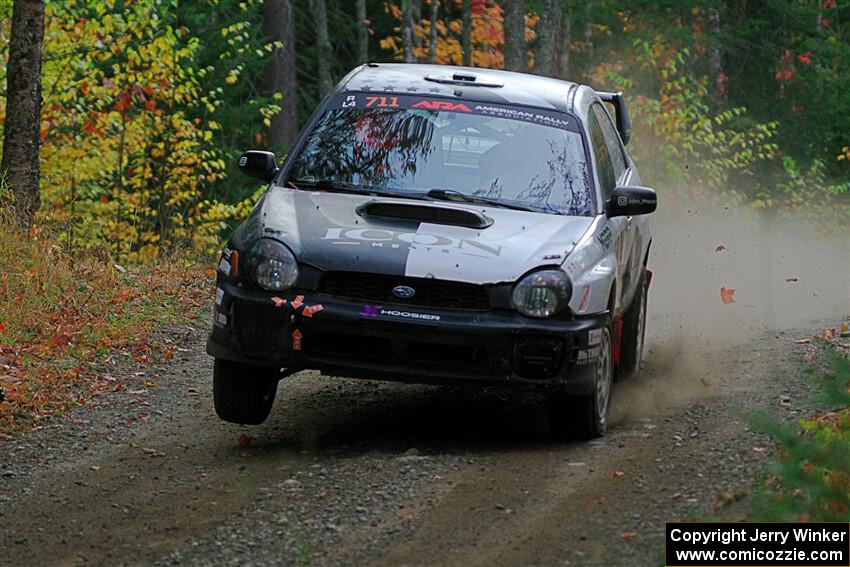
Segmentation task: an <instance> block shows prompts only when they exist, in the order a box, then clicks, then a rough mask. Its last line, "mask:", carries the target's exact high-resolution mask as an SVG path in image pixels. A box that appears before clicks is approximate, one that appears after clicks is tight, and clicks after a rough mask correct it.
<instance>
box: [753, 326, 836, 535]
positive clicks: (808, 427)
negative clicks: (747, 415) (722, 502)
mask: <svg viewBox="0 0 850 567" xmlns="http://www.w3.org/2000/svg"><path fill="white" fill-rule="evenodd" d="M845 329H846V324H845ZM838 338H839V340H840V341H844V344H837V345H836V346H835V347H834V348H835V350H828V351H827V353H826V357H825V358H826V360H825V361H824V364H823V365H822V366H826V368H818V369H816V370H815V369H812V370H810V371H809V372H808V378H809V379H810V380H812V381H813V382H814V383H815V385H816V387H817V393H818V395H817V398H816V400H814V401H815V403H816V407H817V408H819V409H818V410H817V411H814V412H812V413H811V415H809V416H807V417H805V418H803V419H800V420H799V421H797V422H796V423H781V422H778V421H775V420H773V419H771V418H769V417H767V416H764V415H760V416H758V417H757V418H756V419H755V422H756V425H758V426H759V427H761V428H762V429H763V430H765V431H766V432H768V433H769V434H770V435H771V437H773V438H774V439H775V440H776V442H777V443H778V445H779V456H778V457H777V458H776V459H774V460H773V461H772V462H771V463H770V466H769V468H768V472H767V475H766V477H765V479H764V481H763V484H762V486H761V487H760V489H759V490H758V492H757V493H756V498H755V502H754V509H753V519H754V520H759V521H805V522H846V521H848V520H850V360H848V358H847V354H848V351H850V348H848V347H850V339H847V338H841V337H840V336H839V337H838ZM822 340H823V339H822ZM836 342H838V341H836ZM821 346H825V345H823V344H822V345H821ZM826 348H830V347H826Z"/></svg>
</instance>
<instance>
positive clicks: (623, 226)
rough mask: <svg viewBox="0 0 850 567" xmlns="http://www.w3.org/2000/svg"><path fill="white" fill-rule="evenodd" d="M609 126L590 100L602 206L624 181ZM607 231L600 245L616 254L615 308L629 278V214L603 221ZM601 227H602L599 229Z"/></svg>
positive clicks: (620, 156) (621, 162) (590, 125)
mask: <svg viewBox="0 0 850 567" xmlns="http://www.w3.org/2000/svg"><path fill="white" fill-rule="evenodd" d="M609 127H610V128H613V125H612V124H611V119H610V118H609V117H608V113H607V112H605V109H604V108H603V107H602V105H601V104H600V103H594V104H593V105H591V107H590V112H589V113H588V129H589V131H590V143H591V146H592V148H593V153H594V156H595V158H596V173H597V179H598V180H599V185H600V190H601V192H602V200H603V203H602V207H601V208H603V209H604V206H605V203H607V202H608V199H610V198H611V192H612V191H613V190H614V188H615V187H616V186H617V185H618V183H622V182H624V181H625V179H626V177H627V175H628V173H627V171H626V170H627V167H626V163H627V162H626V159H625V154H624V152H623V149H622V145H620V141H619V136H617V131H616V129H614V130H613V134H614V136H617V137H616V138H612V137H611V133H610V132H609V133H608V134H607V135H606V129H608V128H609ZM606 223H607V227H608V230H610V231H611V236H610V238H606V239H604V241H603V242H602V244H603V246H614V247H616V249H615V250H616V254H617V282H618V286H617V291H618V297H617V298H616V299H617V307H618V308H619V307H620V306H622V305H623V300H624V298H626V297H627V295H629V294H630V293H631V287H632V285H631V282H630V279H631V278H630V277H629V270H628V269H627V267H628V261H629V253H630V251H631V245H632V242H631V239H630V238H629V236H630V228H631V224H632V218H631V217H615V218H612V219H607V220H606ZM604 230H605V229H604V228H603V231H604Z"/></svg>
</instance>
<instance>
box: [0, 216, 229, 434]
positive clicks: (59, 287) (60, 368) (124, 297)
mask: <svg viewBox="0 0 850 567" xmlns="http://www.w3.org/2000/svg"><path fill="white" fill-rule="evenodd" d="M0 266H2V267H3V269H2V273H0V388H2V389H3V392H4V393H5V400H4V401H2V402H0V437H2V436H8V435H9V433H11V432H15V431H23V430H27V429H31V428H33V427H37V426H39V425H41V424H43V423H44V422H46V421H47V420H50V419H53V418H57V417H61V416H62V415H63V414H64V413H65V412H66V411H68V409H70V408H71V407H73V406H78V405H83V404H85V403H87V402H88V401H89V400H91V399H92V398H93V397H96V396H98V395H99V394H100V393H102V392H103V391H104V390H106V389H107V388H113V387H116V384H114V383H108V382H106V381H105V380H103V379H102V377H99V376H97V374H96V373H95V372H94V370H93V368H92V364H93V363H95V362H96V361H98V360H102V359H104V358H105V357H107V356H108V355H109V354H110V353H111V352H113V351H115V350H116V349H122V350H126V351H128V352H131V353H132V355H133V357H134V359H135V360H136V361H138V362H140V363H142V364H145V363H147V362H148V361H149V359H150V357H152V356H153V355H154V354H156V355H158V356H164V357H165V358H169V357H170V356H171V355H172V354H173V353H172V352H171V347H170V346H168V345H156V344H152V343H151V342H150V337H151V331H153V330H155V329H156V328H157V327H159V326H160V325H162V324H165V323H169V322H176V321H180V320H186V318H194V317H198V312H199V309H200V308H201V307H203V306H205V305H206V304H207V303H208V302H209V298H210V297H211V291H210V290H211V287H210V286H211V285H212V284H211V282H212V278H213V272H212V270H211V269H209V266H212V262H198V261H189V260H186V259H180V258H171V259H169V260H164V261H160V262H159V263H158V264H156V265H154V266H150V267H144V268H139V269H132V270H124V269H123V268H121V267H120V266H118V267H116V266H114V265H113V264H111V263H110V262H108V261H106V260H105V259H103V258H98V257H97V256H96V255H94V254H90V253H79V254H76V253H75V254H69V253H67V252H66V251H64V250H62V249H61V248H60V247H59V246H58V245H56V243H55V242H54V241H53V239H51V238H50V236H49V235H38V234H36V235H30V236H29V237H26V236H25V235H22V234H20V233H19V232H17V231H16V230H15V229H13V228H11V227H10V226H8V225H6V224H3V223H0ZM157 351H159V352H157Z"/></svg>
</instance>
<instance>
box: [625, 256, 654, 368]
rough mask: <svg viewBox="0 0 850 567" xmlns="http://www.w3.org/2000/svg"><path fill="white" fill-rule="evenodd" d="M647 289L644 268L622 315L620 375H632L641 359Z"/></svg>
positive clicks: (644, 331)
mask: <svg viewBox="0 0 850 567" xmlns="http://www.w3.org/2000/svg"><path fill="white" fill-rule="evenodd" d="M648 291H649V286H647V281H646V270H645V269H644V270H642V271H641V275H640V281H638V287H637V291H635V298H634V299H633V300H632V304H631V305H630V306H629V309H628V311H626V314H625V315H623V337H622V339H621V340H622V342H621V343H620V368H619V371H620V376H623V377H629V376H634V375H636V374H637V373H638V371H639V370H640V363H641V361H643V345H644V339H645V337H646V296H647V292H648Z"/></svg>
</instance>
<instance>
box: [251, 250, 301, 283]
mask: <svg viewBox="0 0 850 567" xmlns="http://www.w3.org/2000/svg"><path fill="white" fill-rule="evenodd" d="M248 273H249V274H251V277H252V278H253V279H254V281H255V282H256V283H257V285H259V286H260V287H261V288H263V289H266V290H268V291H283V290H285V289H289V288H291V287H292V286H293V285H295V281H296V280H297V279H298V262H296V261H295V256H293V255H292V252H290V251H289V248H287V247H286V246H284V245H283V244H281V243H280V242H278V241H276V240H271V239H269V238H261V239H260V240H258V241H257V243H256V244H254V247H253V248H251V251H250V252H249V253H248Z"/></svg>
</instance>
